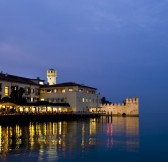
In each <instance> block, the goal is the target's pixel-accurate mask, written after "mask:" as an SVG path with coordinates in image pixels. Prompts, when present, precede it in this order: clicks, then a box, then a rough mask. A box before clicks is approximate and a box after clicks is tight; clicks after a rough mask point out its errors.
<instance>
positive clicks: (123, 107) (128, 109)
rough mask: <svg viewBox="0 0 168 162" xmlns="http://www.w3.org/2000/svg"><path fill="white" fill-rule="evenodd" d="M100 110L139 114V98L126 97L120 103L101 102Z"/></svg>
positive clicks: (130, 114)
mask: <svg viewBox="0 0 168 162" xmlns="http://www.w3.org/2000/svg"><path fill="white" fill-rule="evenodd" d="M100 111H102V112H106V113H107V114H113V115H123V114H124V115H127V116H139V98H138V97H135V98H126V99H125V100H124V101H123V102H122V103H112V104H102V105H101V108H100Z"/></svg>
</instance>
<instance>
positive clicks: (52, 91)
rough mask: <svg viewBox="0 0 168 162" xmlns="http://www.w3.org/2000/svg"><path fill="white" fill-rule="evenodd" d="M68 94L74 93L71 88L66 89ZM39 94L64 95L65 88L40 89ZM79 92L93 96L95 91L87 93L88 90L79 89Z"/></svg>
mask: <svg viewBox="0 0 168 162" xmlns="http://www.w3.org/2000/svg"><path fill="white" fill-rule="evenodd" d="M68 91H69V92H72V91H74V89H73V88H68ZM40 92H41V93H65V92H66V90H65V88H59V89H41V91H40ZM79 92H85V93H90V94H95V91H89V90H84V89H79Z"/></svg>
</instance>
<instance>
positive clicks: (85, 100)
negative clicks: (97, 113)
mask: <svg viewBox="0 0 168 162" xmlns="http://www.w3.org/2000/svg"><path fill="white" fill-rule="evenodd" d="M80 101H81V102H93V103H99V102H101V101H100V99H94V98H93V99H88V98H81V99H80Z"/></svg>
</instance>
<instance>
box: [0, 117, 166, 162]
mask: <svg viewBox="0 0 168 162" xmlns="http://www.w3.org/2000/svg"><path fill="white" fill-rule="evenodd" d="M0 156H1V157H0V161H2V162H20V161H21V162H36V161H38V162H40V161H50V162H66V161H67V162H84V161H85V162H95V161H105V160H108V161H162V162H163V161H168V117H167V114H152V115H151V114H143V115H141V116H140V117H139V118H137V117H125V118H124V117H113V118H110V119H109V120H108V119H107V118H101V119H83V120H78V121H61V122H47V123H46V122H44V123H28V124H17V125H15V124H14V125H3V124H0Z"/></svg>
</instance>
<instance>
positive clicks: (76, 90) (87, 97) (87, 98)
mask: <svg viewBox="0 0 168 162" xmlns="http://www.w3.org/2000/svg"><path fill="white" fill-rule="evenodd" d="M40 100H41V101H48V102H52V103H57V102H61V103H64V102H65V103H69V104H70V105H71V107H72V109H73V110H74V111H85V112H87V111H89V108H91V107H100V104H101V103H100V95H99V94H97V92H96V88H93V87H88V86H85V85H81V84H77V83H73V82H66V83H61V84H55V85H44V86H41V88H40Z"/></svg>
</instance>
